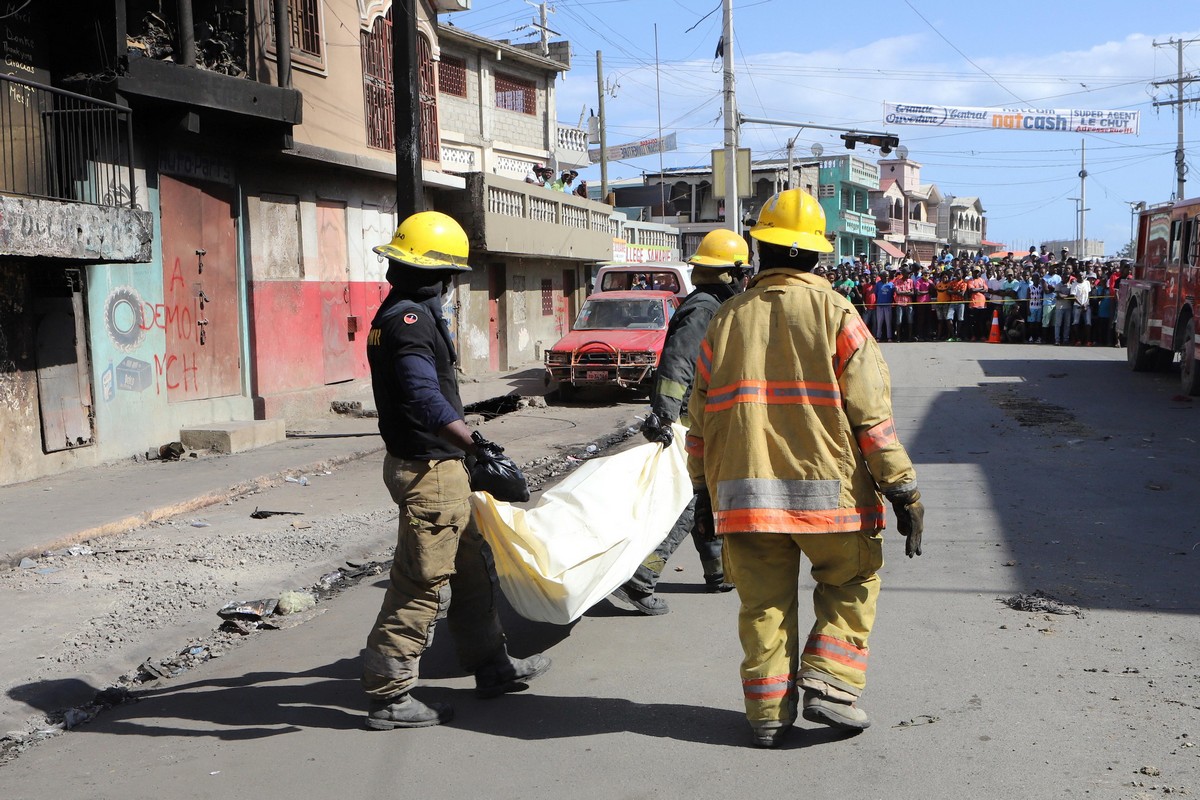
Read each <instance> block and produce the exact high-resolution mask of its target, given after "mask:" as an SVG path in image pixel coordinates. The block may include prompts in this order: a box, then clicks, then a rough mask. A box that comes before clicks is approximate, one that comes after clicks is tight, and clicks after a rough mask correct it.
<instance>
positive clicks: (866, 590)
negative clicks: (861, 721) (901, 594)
mask: <svg viewBox="0 0 1200 800" xmlns="http://www.w3.org/2000/svg"><path fill="white" fill-rule="evenodd" d="M722 538H723V539H724V540H725V559H726V563H727V566H728V568H729V572H728V573H727V574H728V575H729V577H730V578H731V579H732V581H733V583H734V584H735V585H736V586H737V592H738V596H739V598H740V599H741V603H742V604H741V610H740V611H739V613H738V635H739V637H740V638H741V641H742V651H743V653H744V654H745V657H744V658H743V659H742V669H741V673H742V690H743V693H744V695H745V701H746V717H747V719H748V720H749V721H750V724H751V725H756V724H759V723H763V722H784V723H791V722H794V721H795V719H796V705H797V702H796V701H797V698H796V691H797V690H796V685H797V683H798V682H799V681H800V680H802V679H805V678H808V679H815V680H818V681H823V682H824V683H826V684H828V685H829V686H831V687H833V689H834V690H835V691H840V692H844V693H846V694H848V695H850V696H851V697H857V696H858V695H859V694H861V693H862V690H863V687H864V686H866V678H867V676H866V670H867V637H868V636H869V635H870V633H871V626H872V625H873V624H874V622H875V604H876V601H877V600H878V598H879V585H880V580H879V575H878V572H879V569H880V568H881V567H882V566H883V537H882V535H881V534H880V533H878V532H870V531H864V532H860V533H817V534H813V533H806V534H784V533H733V534H726V535H725V536H723V537H722ZM801 554H803V555H805V556H808V559H809V560H810V561H811V562H812V576H813V578H814V580H816V582H817V586H816V589H815V590H814V591H813V611H814V614H815V616H816V621H815V623H814V624H813V626H812V630H811V632H810V633H809V635H808V639H807V641H806V642H805V645H804V652H803V654H801V653H800V652H799V651H800V634H799V629H798V627H797V626H798V610H797V605H798V600H797V594H796V588H797V580H798V579H799V576H800V556H801Z"/></svg>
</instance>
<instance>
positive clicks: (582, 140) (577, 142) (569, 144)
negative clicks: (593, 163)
mask: <svg viewBox="0 0 1200 800" xmlns="http://www.w3.org/2000/svg"><path fill="white" fill-rule="evenodd" d="M558 149H559V150H573V151H575V152H577V153H586V152H587V149H588V141H587V131H585V130H582V129H580V128H568V127H566V126H565V125H559V126H558Z"/></svg>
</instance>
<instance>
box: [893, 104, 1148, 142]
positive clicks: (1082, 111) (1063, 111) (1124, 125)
mask: <svg viewBox="0 0 1200 800" xmlns="http://www.w3.org/2000/svg"><path fill="white" fill-rule="evenodd" d="M883 109H884V111H883V121H884V122H886V123H888V124H891V125H925V126H930V127H935V128H999V129H1003V130H1024V131H1060V132H1063V133H1129V134H1133V135H1134V136H1136V135H1137V133H1138V125H1139V122H1140V119H1141V117H1140V113H1141V112H1138V111H1100V110H1096V109H1087V108H976V107H973V106H929V105H914V104H912V103H884V104H883Z"/></svg>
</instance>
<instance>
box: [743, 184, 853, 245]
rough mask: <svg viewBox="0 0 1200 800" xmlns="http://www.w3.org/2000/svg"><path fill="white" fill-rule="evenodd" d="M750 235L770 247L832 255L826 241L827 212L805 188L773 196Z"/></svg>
mask: <svg viewBox="0 0 1200 800" xmlns="http://www.w3.org/2000/svg"><path fill="white" fill-rule="evenodd" d="M750 235H751V236H753V237H754V238H755V239H758V240H759V241H760V242H766V243H767V244H779V245H783V246H784V247H795V248H796V249H798V250H813V251H816V252H818V253H832V252H833V245H832V244H830V242H829V240H828V239H826V238H825V210H824V209H823V208H821V204H820V203H818V202H817V199H816V198H815V197H813V196H812V195H811V194H809V193H808V192H806V191H804V190H803V189H787V190H785V191H782V192H779V193H777V194H774V195H772V196H771V198H770V199H768V200H767V202H766V204H765V205H764V206H763V208H762V211H761V212H760V213H759V215H758V222H757V223H755V225H754V227H753V228H751V229H750Z"/></svg>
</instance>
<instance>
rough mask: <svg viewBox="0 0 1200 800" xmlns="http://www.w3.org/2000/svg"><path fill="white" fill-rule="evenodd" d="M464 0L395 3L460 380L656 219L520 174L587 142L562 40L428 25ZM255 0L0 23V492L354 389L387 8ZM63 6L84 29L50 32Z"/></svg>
mask: <svg viewBox="0 0 1200 800" xmlns="http://www.w3.org/2000/svg"><path fill="white" fill-rule="evenodd" d="M467 5H469V4H468V3H465V2H463V0H419V2H417V3H414V4H413V5H412V6H411V7H412V8H413V9H415V12H416V25H417V52H416V57H415V61H416V62H417V64H418V67H419V85H420V91H419V92H417V94H418V95H419V103H418V109H417V111H416V112H415V113H416V114H418V115H419V117H420V121H421V124H420V134H421V135H420V137H419V140H420V141H419V142H418V145H419V148H420V159H421V176H422V183H423V202H424V205H425V206H426V207H427V208H431V209H435V210H440V211H446V212H447V213H451V214H454V215H455V216H457V217H458V218H459V219H460V220H462V221H463V224H464V226H465V227H466V228H467V230H468V233H469V235H470V237H471V242H472V260H471V264H472V267H473V270H474V271H473V272H472V273H471V274H470V275H469V276H467V278H466V279H465V280H462V281H460V282H459V285H458V286H456V287H455V290H454V292H453V293H452V294H451V295H450V297H449V299H448V302H447V304H446V311H447V314H448V316H449V317H450V319H451V323H452V330H453V332H454V334H455V336H456V338H457V340H458V342H459V347H460V349H461V350H462V351H463V354H464V357H463V359H462V362H463V363H462V367H463V369H464V371H467V372H472V371H482V370H486V369H489V368H506V367H510V366H514V365H517V364H521V363H525V362H527V361H528V362H533V361H536V360H537V358H538V357H539V355H540V354H539V352H538V347H539V343H541V344H542V345H545V344H548V343H551V342H549V340H551V339H553V338H555V337H556V336H557V335H558V334H559V332H560V331H564V330H565V329H566V327H567V326H569V325H570V321H571V319H572V318H573V316H574V308H575V307H577V305H578V304H579V302H581V298H582V296H583V294H584V293H585V292H586V287H587V285H588V280H589V278H590V269H591V266H592V265H594V264H595V263H597V262H600V261H606V260H610V259H611V258H612V257H613V253H614V248H617V247H622V248H627V247H629V246H630V244H633V245H634V246H635V247H642V246H649V245H647V244H644V243H642V242H641V241H640V240H642V239H647V240H652V239H655V238H656V237H658V238H659V239H661V240H662V242H663V243H664V244H663V245H662V246H666V247H667V249H670V247H669V245H670V244H671V243H672V242H673V241H674V239H672V236H673V235H674V233H673V232H672V231H670V230H669V229H667V228H665V227H663V226H659V228H658V229H653V228H652V227H651V228H646V229H638V228H637V226H636V225H634V226H631V227H630V229H629V230H626V227H625V221H624V220H623V218H622V217H620V216H619V215H615V214H614V213H613V211H612V209H611V208H609V207H608V206H605V205H602V204H600V203H595V202H593V201H590V200H588V199H586V198H581V197H575V196H571V195H567V194H563V193H553V192H551V191H550V189H548V188H545V187H537V186H532V185H530V184H526V183H524V182H523V180H522V178H523V176H524V174H525V172H526V171H527V168H528V166H530V165H532V164H533V163H536V162H541V163H546V164H548V165H554V166H556V167H559V168H568V167H570V166H573V165H582V164H585V163H587V155H586V135H585V133H584V132H583V131H581V130H578V129H573V128H570V127H569V126H561V125H558V124H557V122H556V121H555V114H556V108H555V104H554V83H555V80H556V79H557V77H558V76H559V75H560V74H561V73H562V72H563V71H564V70H566V69H567V68H568V66H569V65H568V64H567V63H566V61H565V59H566V53H567V49H566V45H562V46H559V47H557V48H556V49H555V50H552V51H551V53H550V54H548V55H543V54H541V53H540V52H534V51H533V50H531V49H530V48H526V47H524V46H513V45H509V44H506V43H504V42H488V41H487V40H483V39H480V38H479V37H474V36H472V35H470V34H466V33H463V32H461V31H455V30H453V29H451V28H449V27H443V26H439V25H438V23H437V15H438V14H439V13H444V12H450V11H454V10H459V9H461V8H462V7H465V6H467ZM275 8H276V2H275V0H179V1H178V2H172V3H166V4H163V3H160V2H159V1H158V0H60V2H58V3H56V4H55V5H54V8H53V18H52V17H51V13H50V12H51V9H50V8H49V6H48V5H47V4H44V3H40V2H38V3H32V4H27V5H25V6H22V8H21V9H20V10H19V11H18V12H16V13H15V14H14V15H11V19H9V20H6V27H5V28H4V29H3V30H0V35H2V36H3V37H4V47H5V50H6V53H7V59H6V66H5V69H4V70H3V72H4V73H6V74H5V75H3V76H0V81H3V83H4V86H3V87H2V88H3V89H4V95H3V101H2V102H4V103H5V104H6V107H5V109H4V111H5V112H6V113H5V114H4V115H3V116H0V126H3V127H4V128H5V130H3V131H0V133H3V135H4V137H5V141H6V142H8V141H12V142H15V143H16V145H15V146H13V147H6V149H5V151H4V153H3V158H4V160H5V165H4V166H5V170H4V172H3V176H2V177H0V212H3V216H2V218H0V334H2V335H0V394H3V395H4V398H5V402H4V403H3V405H0V430H2V431H3V436H2V437H0V438H2V444H0V483H12V482H16V481H21V480H27V479H31V478H34V477H39V476H42V475H48V474H54V473H58V472H63V471H66V470H69V469H72V468H76V467H82V466H90V465H93V464H97V463H103V462H105V461H111V460H115V459H123V458H128V457H130V456H136V455H140V454H145V453H147V452H152V451H157V449H158V448H159V446H160V445H162V444H165V443H168V442H172V441H175V440H178V439H179V438H180V435H181V430H183V429H186V428H189V427H198V426H204V425H219V424H222V423H229V422H233V421H238V422H243V421H249V422H254V421H263V422H276V423H278V425H277V429H278V431H279V432H280V435H282V430H283V421H284V420H296V419H303V418H305V417H308V416H319V415H322V414H324V413H327V412H328V408H329V401H330V400H331V399H333V398H334V397H335V396H336V395H338V394H339V393H340V392H342V391H345V390H346V388H347V385H348V384H353V383H354V382H363V381H366V380H367V379H368V378H369V369H368V366H367V363H366V358H365V349H364V346H363V345H364V339H365V333H366V331H367V329H368V327H369V325H370V322H371V319H372V317H373V316H374V314H375V312H376V311H377V309H378V308H379V306H380V304H381V302H382V301H383V298H384V297H385V296H386V294H387V292H388V289H389V287H388V285H387V283H386V281H385V279H384V273H385V271H386V264H385V263H384V262H382V261H381V260H380V259H379V257H377V256H376V255H375V254H374V253H373V252H372V251H371V247H372V246H373V245H376V244H379V243H382V242H386V241H388V240H389V239H390V238H391V233H392V231H393V230H394V229H395V227H396V224H397V221H398V220H397V211H396V189H397V185H396V157H395V152H394V148H395V129H396V125H395V121H394V119H393V113H394V112H393V108H394V106H393V101H394V96H393V93H392V92H393V89H392V86H393V76H392V61H391V52H392V46H393V38H392V37H393V26H392V23H393V9H392V3H391V2H390V0H286V9H287V19H284V20H277V19H275V16H274V10H275ZM396 13H399V12H398V11H397V12H396ZM188 17H190V18H191V20H192V24H191V26H188V25H187V24H186V19H187V18H188ZM61 18H70V19H72V20H74V21H75V22H76V23H77V24H78V25H81V26H83V27H84V28H86V29H87V30H89V31H94V32H95V35H89V36H87V37H78V39H77V40H76V39H68V38H65V37H62V36H52V35H51V34H52V32H53V31H57V30H58V28H57V26H56V20H58V19H61ZM181 20H183V21H184V22H181ZM277 23H282V24H277ZM396 30H397V35H399V31H400V28H399V27H397V29H396ZM277 33H278V34H279V40H278V41H277ZM402 85H403V84H402ZM410 124H411V123H410V121H404V122H403V125H404V126H405V127H404V129H405V130H407V129H408V127H409V125H410ZM676 249H677V246H676ZM273 429H274V428H273Z"/></svg>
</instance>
